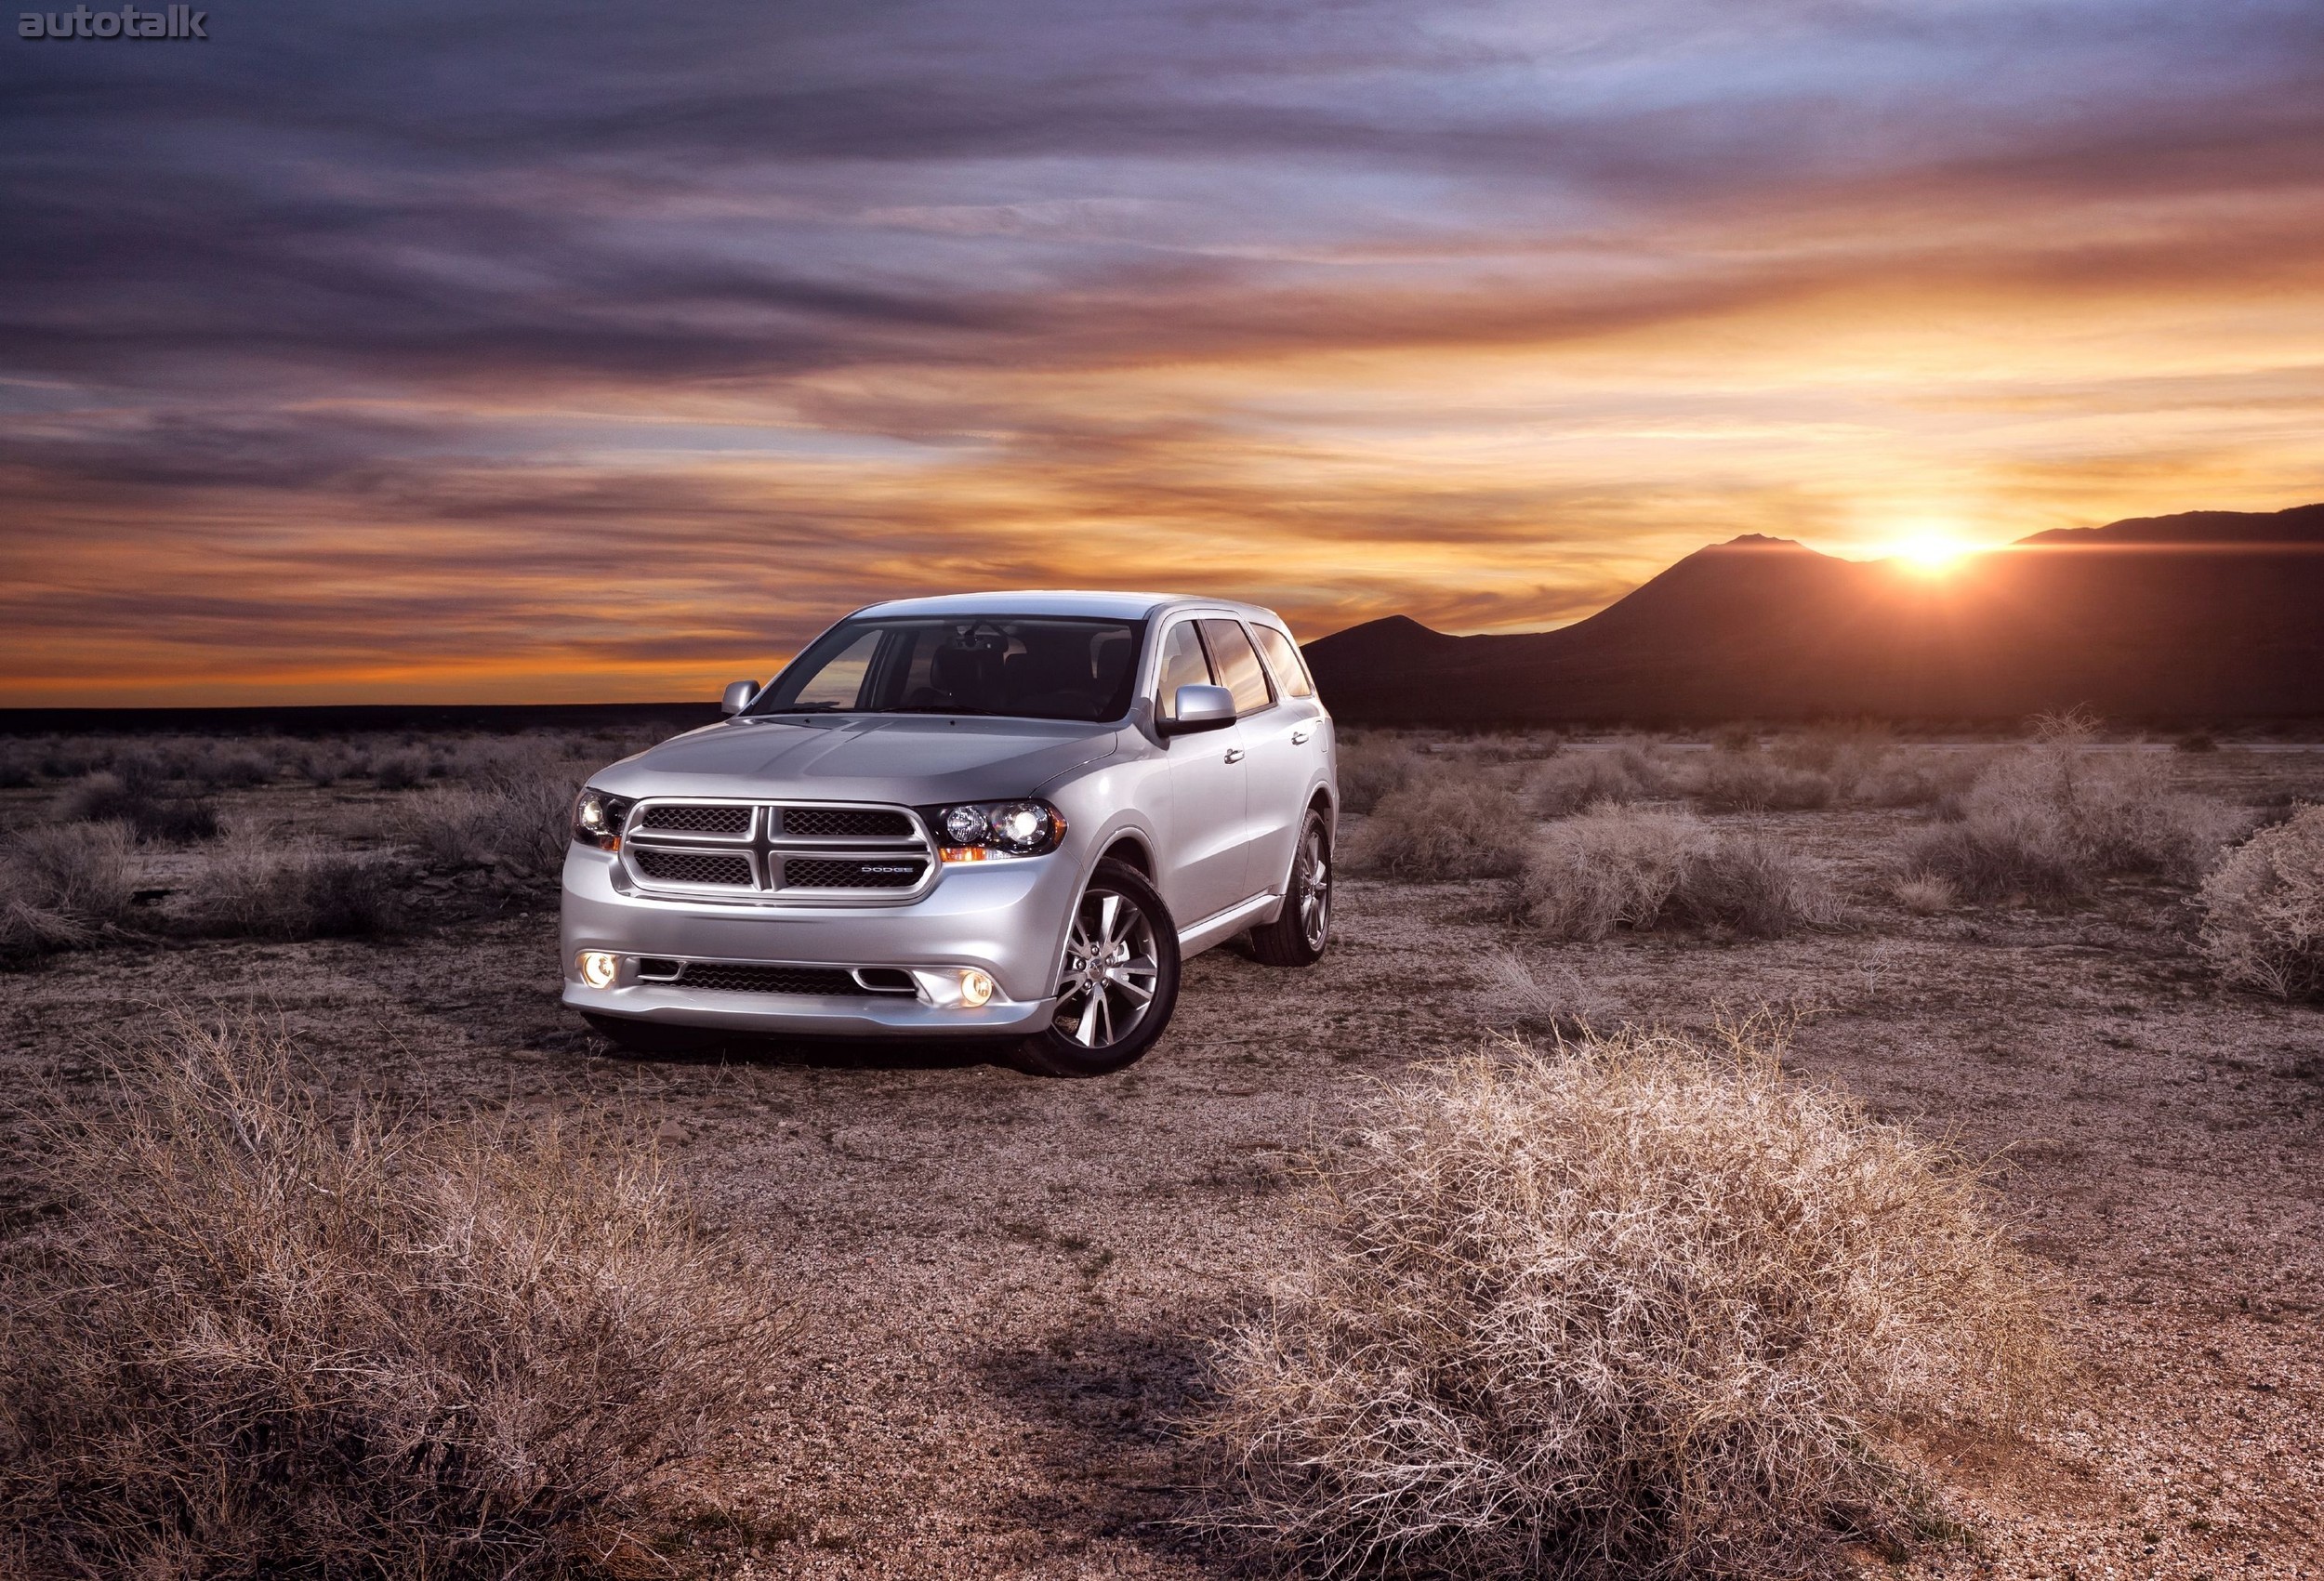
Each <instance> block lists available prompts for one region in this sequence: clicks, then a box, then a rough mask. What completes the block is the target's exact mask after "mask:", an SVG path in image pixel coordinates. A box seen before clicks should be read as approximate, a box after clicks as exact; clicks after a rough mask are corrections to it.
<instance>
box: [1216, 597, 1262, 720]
mask: <svg viewBox="0 0 2324 1581" xmlns="http://www.w3.org/2000/svg"><path fill="white" fill-rule="evenodd" d="M1202 637H1203V641H1204V642H1205V643H1206V644H1207V645H1208V647H1209V649H1210V662H1211V663H1212V664H1213V665H1216V666H1217V667H1218V671H1219V684H1220V685H1221V686H1223V687H1225V688H1226V689H1227V690H1228V691H1229V692H1233V693H1235V712H1236V713H1237V714H1256V713H1257V712H1259V710H1260V709H1261V708H1265V707H1268V706H1271V705H1273V704H1274V700H1275V699H1274V692H1271V691H1269V690H1268V687H1267V671H1266V668H1265V666H1263V665H1261V664H1260V662H1259V653H1258V652H1257V650H1255V649H1253V648H1252V647H1251V645H1250V639H1249V638H1248V637H1246V636H1244V635H1243V627H1242V626H1241V625H1240V623H1238V622H1235V621H1231V620H1206V621H1204V622H1203V623H1202Z"/></svg>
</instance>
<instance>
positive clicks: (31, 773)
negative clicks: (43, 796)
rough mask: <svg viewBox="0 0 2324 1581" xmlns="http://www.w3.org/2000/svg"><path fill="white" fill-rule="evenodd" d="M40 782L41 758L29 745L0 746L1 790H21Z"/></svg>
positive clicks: (9, 744) (8, 743)
mask: <svg viewBox="0 0 2324 1581" xmlns="http://www.w3.org/2000/svg"><path fill="white" fill-rule="evenodd" d="M39 780H40V756H39V754H38V753H37V752H36V751H34V750H33V747H32V746H31V745H30V744H27V743H24V742H16V741H11V742H7V743H6V744H0V790H21V789H23V788H24V787H25V786H26V785H30V784H38V783H39Z"/></svg>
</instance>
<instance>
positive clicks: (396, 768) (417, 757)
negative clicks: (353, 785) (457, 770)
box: [371, 747, 444, 790]
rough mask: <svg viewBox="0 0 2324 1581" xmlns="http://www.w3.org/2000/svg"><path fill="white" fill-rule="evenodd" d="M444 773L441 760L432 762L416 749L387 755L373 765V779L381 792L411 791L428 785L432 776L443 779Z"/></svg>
mask: <svg viewBox="0 0 2324 1581" xmlns="http://www.w3.org/2000/svg"><path fill="white" fill-rule="evenodd" d="M371 773H372V778H373V779H374V780H376V782H377V783H378V785H379V788H380V789H381V790H411V789H414V788H415V787H416V786H419V785H424V784H427V783H428V781H429V778H430V776H431V774H432V776H433V777H434V778H437V779H442V777H443V775H444V766H443V764H442V762H441V760H439V761H435V762H431V761H430V760H429V757H428V754H427V753H425V752H422V751H420V750H419V749H417V748H416V747H415V748H412V749H411V750H408V751H403V752H390V753H387V754H385V755H383V756H381V757H378V758H374V759H373V760H372V763H371Z"/></svg>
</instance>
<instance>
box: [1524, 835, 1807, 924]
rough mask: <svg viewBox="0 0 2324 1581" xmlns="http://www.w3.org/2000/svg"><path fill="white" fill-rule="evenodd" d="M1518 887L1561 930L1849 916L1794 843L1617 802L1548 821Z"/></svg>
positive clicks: (1539, 916)
mask: <svg viewBox="0 0 2324 1581" xmlns="http://www.w3.org/2000/svg"><path fill="white" fill-rule="evenodd" d="M1518 891H1519V899H1520V901H1521V902H1522V904H1523V906H1524V908H1525V916H1526V918H1527V919H1528V920H1529V921H1531V922H1532V923H1533V925H1534V926H1535V927H1537V928H1539V929H1542V930H1543V931H1545V932H1547V933H1549V934H1550V935H1551V936H1552V937H1553V938H1559V939H1581V940H1594V939H1603V938H1604V937H1605V936H1606V935H1607V934H1609V933H1611V932H1613V931H1614V930H1615V929H1617V928H1629V929H1638V930H1641V931H1644V930H1645V929H1653V928H1656V927H1658V926H1661V925H1664V924H1666V923H1667V924H1671V925H1675V926H1678V927H1683V928H1684V927H1692V928H1701V929H1719V930H1726V931H1732V932H1736V933H1742V934H1747V935H1750V936H1751V937H1753V938H1776V937H1780V936H1781V935H1783V934H1787V933H1790V932H1792V931H1794V930H1796V929H1801V928H1808V927H1823V926H1829V925H1830V924H1833V923H1836V922H1838V921H1839V920H1840V916H1841V908H1840V903H1839V902H1838V900H1837V898H1836V897H1835V896H1834V894H1833V892H1832V889H1831V887H1830V885H1829V881H1828V880H1827V879H1826V878H1825V876H1824V875H1823V873H1822V872H1821V870H1819V869H1818V868H1817V867H1816V865H1815V864H1814V863H1810V862H1809V861H1808V860H1807V859H1806V858H1804V857H1802V856H1799V855H1797V854H1796V853H1794V852H1793V851H1791V850H1789V849H1787V848H1786V847H1783V846H1781V845H1778V844H1776V842H1774V841H1772V840H1768V839H1765V838H1763V837H1760V836H1756V835H1747V834H1728V833H1721V832H1718V831H1715V830H1712V829H1710V828H1707V827H1705V826H1704V825H1703V824H1701V823H1697V822H1696V821H1695V820H1694V819H1692V818H1689V817H1687V816H1685V815H1684V814H1680V813H1670V812H1654V811H1648V810H1644V809H1640V808H1626V807H1615V806H1608V805H1600V806H1597V807H1593V808H1591V810H1588V811H1586V812H1582V813H1579V814H1578V815H1576V816H1575V817H1572V818H1566V819H1562V820H1560V821H1559V822H1557V823H1552V824H1551V825H1550V826H1549V827H1548V828H1547V829H1546V830H1544V831H1543V833H1542V835H1541V837H1540V838H1539V839H1538V841H1537V842H1536V843H1535V845H1534V848H1533V850H1532V851H1531V853H1530V854H1529V856H1528V857H1527V859H1526V862H1525V875H1524V876H1523V877H1522V879H1520V881H1519V885H1518Z"/></svg>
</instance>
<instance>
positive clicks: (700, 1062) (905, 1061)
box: [533, 1031, 1012, 1071]
mask: <svg viewBox="0 0 2324 1581" xmlns="http://www.w3.org/2000/svg"><path fill="white" fill-rule="evenodd" d="M533 1046H534V1047H538V1048H542V1049H544V1050H546V1051H550V1052H558V1053H572V1054H588V1055H594V1056H596V1057H598V1058H601V1059H607V1060H617V1061H621V1062H622V1063H624V1064H629V1065H640V1066H648V1067H651V1066H669V1067H683V1068H690V1069H691V1068H698V1067H702V1066H714V1065H799V1066H806V1067H810V1068H812V1069H815V1070H826V1071H957V1070H965V1069H968V1068H970V1067H971V1066H976V1065H996V1066H1000V1067H1003V1068H1006V1067H1008V1065H1009V1063H1010V1060H1009V1055H1010V1048H1011V1047H1012V1045H1011V1044H1010V1043H1009V1042H1007V1041H996V1040H988V1039H984V1038H956V1037H913V1038H905V1037H893V1038H890V1037H763V1036H755V1037H718V1036H713V1037H709V1038H706V1039H705V1040H703V1041H702V1042H700V1043H697V1044H693V1045H691V1046H687V1047H669V1048H658V1049H637V1048H623V1047H619V1046H618V1045H616V1044H614V1043H613V1042H611V1041H610V1040H608V1039H607V1038H604V1037H602V1036H601V1035H599V1034H595V1033H590V1032H579V1031H573V1032H564V1031H561V1032H556V1033H551V1034H548V1035H547V1036H545V1037H541V1038H536V1039H535V1040H534V1045H533Z"/></svg>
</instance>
